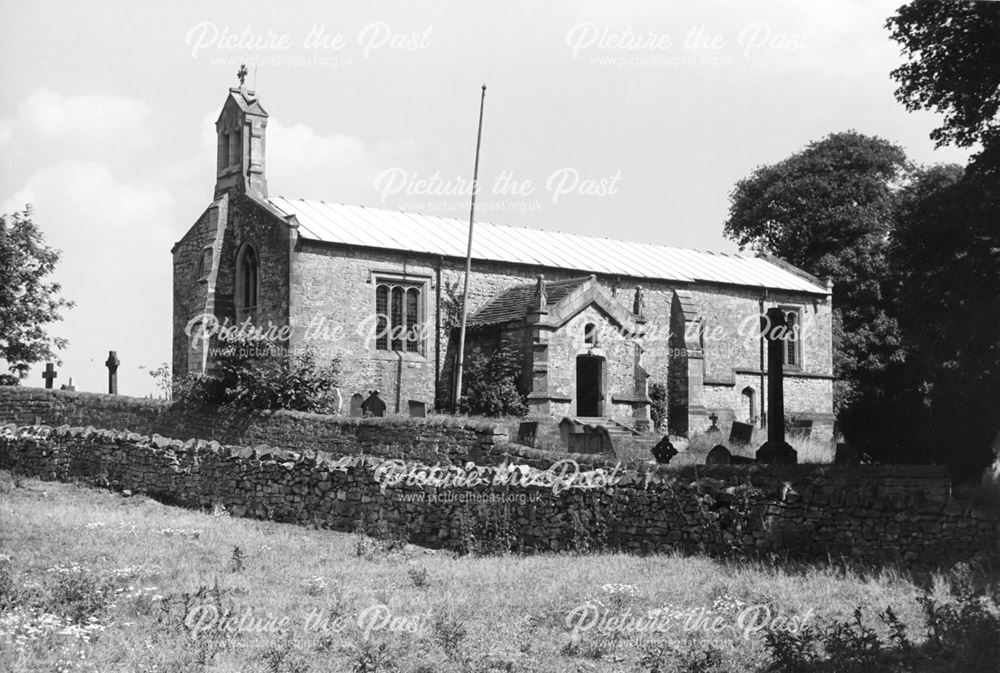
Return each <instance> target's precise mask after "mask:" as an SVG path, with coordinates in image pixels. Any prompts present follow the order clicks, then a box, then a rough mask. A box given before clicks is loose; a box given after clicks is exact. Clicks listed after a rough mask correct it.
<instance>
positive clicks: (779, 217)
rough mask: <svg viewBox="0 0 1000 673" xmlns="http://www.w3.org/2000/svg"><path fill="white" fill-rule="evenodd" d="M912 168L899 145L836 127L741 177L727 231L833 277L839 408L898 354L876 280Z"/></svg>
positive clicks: (882, 270)
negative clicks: (838, 130) (900, 195)
mask: <svg viewBox="0 0 1000 673" xmlns="http://www.w3.org/2000/svg"><path fill="white" fill-rule="evenodd" d="M909 172H910V166H909V164H908V161H907V159H906V154H905V153H904V151H903V150H902V149H901V148H900V147H899V146H897V145H894V144H893V143H890V142H889V141H887V140H883V139H881V138H878V137H873V136H866V135H863V134H861V133H857V132H855V131H847V132H843V133H834V134H831V135H829V136H827V137H826V138H824V139H822V140H820V141H817V142H813V143H810V144H809V145H808V146H807V147H806V148H805V149H804V150H802V151H800V152H797V153H795V154H793V155H792V156H790V157H789V158H787V159H785V160H783V161H780V162H778V163H776V164H773V165H769V166H762V167H759V168H757V169H756V170H755V171H754V172H753V173H752V174H751V175H750V176H749V177H747V178H745V179H743V180H741V181H739V182H738V183H737V185H736V187H735V189H734V190H733V192H732V194H731V195H730V209H729V218H728V220H727V221H726V225H725V234H726V236H728V237H729V238H731V239H733V240H735V241H736V242H737V243H739V244H740V247H741V248H745V247H751V248H753V249H755V250H757V251H760V252H766V253H771V254H774V255H777V256H778V257H781V258H782V259H785V260H787V261H789V262H791V263H792V264H795V265H796V266H798V267H800V268H801V269H803V270H804V271H807V272H808V273H811V274H813V275H815V276H818V277H820V278H832V279H833V281H834V291H833V305H834V316H833V321H834V374H835V375H836V376H837V379H838V381H837V389H836V405H837V410H838V411H840V410H842V409H844V408H849V407H851V406H852V405H856V404H858V403H859V400H860V397H861V396H862V393H863V391H864V389H865V388H866V387H867V386H868V385H869V384H868V381H869V380H870V379H871V378H872V377H874V376H878V375H880V374H881V372H883V371H884V370H885V368H886V367H887V366H888V365H889V364H890V363H891V362H892V361H893V360H894V359H898V358H899V357H900V354H899V352H898V351H899V336H898V331H897V329H896V325H895V321H894V320H893V319H892V318H891V317H890V316H889V315H888V314H887V313H886V311H885V303H884V298H883V296H882V283H881V279H882V278H883V277H885V275H886V274H887V273H888V267H887V260H886V257H885V250H886V241H887V239H888V235H889V231H890V227H891V225H892V217H893V212H894V209H895V206H896V193H897V191H898V185H899V184H900V183H901V182H902V181H903V180H904V179H905V177H906V176H907V175H908V173H909Z"/></svg>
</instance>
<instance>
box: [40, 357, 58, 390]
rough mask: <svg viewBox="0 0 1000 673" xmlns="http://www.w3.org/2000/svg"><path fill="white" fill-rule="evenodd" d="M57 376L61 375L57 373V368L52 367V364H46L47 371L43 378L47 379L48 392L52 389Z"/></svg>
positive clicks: (43, 373)
mask: <svg viewBox="0 0 1000 673" xmlns="http://www.w3.org/2000/svg"><path fill="white" fill-rule="evenodd" d="M57 376H59V374H58V373H56V368H55V367H54V366H53V365H52V363H51V362H46V363H45V371H44V372H42V378H43V379H45V388H46V389H48V390H51V389H52V381H53V379H55V378H56V377H57Z"/></svg>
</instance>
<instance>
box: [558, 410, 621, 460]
mask: <svg viewBox="0 0 1000 673" xmlns="http://www.w3.org/2000/svg"><path fill="white" fill-rule="evenodd" d="M559 435H560V437H562V440H563V443H564V444H565V445H566V450H567V451H569V452H570V453H606V454H611V455H614V454H615V447H614V445H613V444H612V442H611V435H610V434H608V429H607V428H605V427H604V426H603V425H588V424H584V423H581V422H580V421H577V420H574V419H572V418H570V417H569V416H567V417H565V418H563V419H562V421H560V422H559Z"/></svg>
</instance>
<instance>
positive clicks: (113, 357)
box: [104, 351, 121, 395]
mask: <svg viewBox="0 0 1000 673" xmlns="http://www.w3.org/2000/svg"><path fill="white" fill-rule="evenodd" d="M120 364H121V360H119V359H118V353H117V351H108V359H107V360H106V361H105V362H104V366H105V367H107V368H108V394H109V395H117V394H118V365H120Z"/></svg>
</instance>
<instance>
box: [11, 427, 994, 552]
mask: <svg viewBox="0 0 1000 673" xmlns="http://www.w3.org/2000/svg"><path fill="white" fill-rule="evenodd" d="M564 467H565V466H564ZM0 468H3V469H9V470H14V471H16V472H17V473H18V474H23V475H33V476H38V477H41V478H43V479H50V480H71V479H77V478H79V479H85V480H91V481H93V482H94V483H97V484H100V485H106V486H109V487H111V488H115V489H119V490H128V491H130V492H132V493H145V494H148V495H150V496H152V497H155V498H159V499H163V500H165V501H168V502H171V503H174V504H177V505H182V506H186V507H194V508H209V507H217V506H220V505H221V506H223V507H225V508H226V510H227V511H229V512H231V513H232V514H234V515H238V516H250V517H258V518H269V519H274V520H276V521H287V522H297V523H309V524H314V525H321V526H324V527H329V528H332V529H336V530H343V531H353V530H357V529H359V528H364V529H365V530H368V531H376V530H381V531H386V532H389V533H392V534H401V535H405V536H406V537H407V538H408V539H409V540H410V541H412V542H415V543H420V544H425V545H429V546H435V547H459V546H461V545H462V544H463V542H464V541H466V540H467V538H466V535H467V533H468V531H470V530H472V531H475V530H477V527H481V526H485V525H487V524H489V525H496V524H497V523H498V522H499V523H500V524H501V525H502V529H506V530H508V531H509V532H510V534H511V542H512V545H513V547H514V548H515V549H517V550H519V551H522V552H526V553H532V552H546V551H560V550H567V549H573V548H577V549H579V548H584V547H586V546H588V545H593V544H602V545H607V546H609V547H610V548H612V549H620V550H627V551H630V552H667V551H673V550H681V551H691V552H694V551H704V552H708V553H713V554H736V555H737V556H744V557H747V556H754V555H758V554H768V553H772V552H773V553H777V554H780V555H783V556H794V557H797V558H802V559H819V560H826V559H828V558H829V557H834V558H837V557H849V558H850V559H851V560H853V561H855V562H866V563H876V564H881V563H890V564H899V565H905V566H918V565H919V566H923V565H939V564H951V563H954V562H957V561H965V562H970V561H971V562H984V563H996V562H997V561H998V560H1000V554H998V521H997V518H996V513H995V512H990V511H982V510H979V509H976V508H970V507H965V506H963V504H962V503H959V502H956V501H954V500H952V499H951V498H950V496H949V487H948V479H947V475H946V473H945V471H944V469H943V468H937V467H915V466H891V467H858V468H835V467H821V466H797V467H762V466H754V467H735V466H727V467H721V466H720V467H713V468H707V467H700V468H697V469H695V468H688V469H686V470H680V471H677V470H667V469H664V468H653V469H652V470H651V471H643V472H632V471H629V472H622V471H620V470H611V469H604V470H602V471H597V472H595V471H594V470H593V469H591V467H587V466H581V468H580V471H574V470H560V469H555V470H545V469H535V468H531V467H527V466H521V467H511V466H500V467H493V468H489V467H480V468H476V469H475V470H474V471H469V470H466V471H465V472H460V471H457V469H458V468H454V469H455V470H456V471H453V472H451V473H450V475H451V478H452V481H451V482H450V483H447V484H445V483H442V482H438V483H437V485H431V484H428V482H427V478H428V477H430V478H434V477H439V478H441V477H445V476H447V475H446V474H445V473H443V472H439V473H436V474H435V473H432V472H430V471H429V470H428V467H427V466H426V465H425V464H422V463H406V462H404V461H391V460H388V461H387V460H386V459H384V458H380V457H374V456H347V457H343V458H337V457H334V456H330V455H326V454H322V453H316V452H312V451H288V450H284V449H276V448H272V447H267V446H258V447H254V448H242V447H232V446H223V445H220V444H218V443H216V442H206V441H203V440H189V441H186V442H184V441H180V440H176V439H173V440H172V439H166V438H164V437H161V436H158V435H156V436H153V437H149V436H142V435H138V434H135V433H128V432H122V431H111V430H95V429H93V428H86V429H84V428H80V427H77V428H71V427H69V426H63V427H60V428H51V427H39V426H35V427H27V428H26V427H21V428H18V427H16V426H15V425H5V426H3V427H2V428H0ZM421 475H422V476H421ZM421 479H423V483H421ZM477 481H478V483H477Z"/></svg>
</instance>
